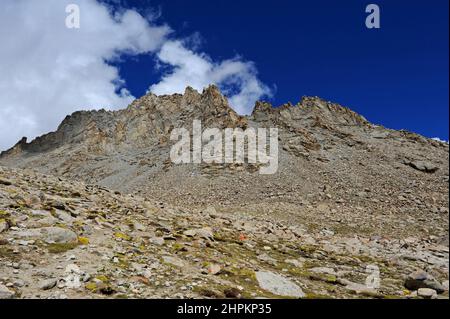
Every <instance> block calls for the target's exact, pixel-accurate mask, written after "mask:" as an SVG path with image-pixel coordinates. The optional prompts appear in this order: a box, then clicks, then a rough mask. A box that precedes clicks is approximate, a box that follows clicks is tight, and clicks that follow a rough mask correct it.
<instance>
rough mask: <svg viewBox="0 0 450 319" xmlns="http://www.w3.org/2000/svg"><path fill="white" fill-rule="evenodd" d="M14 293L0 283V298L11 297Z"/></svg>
mask: <svg viewBox="0 0 450 319" xmlns="http://www.w3.org/2000/svg"><path fill="white" fill-rule="evenodd" d="M14 295H15V293H14V292H13V291H11V290H10V289H9V288H8V287H6V286H4V285H2V284H0V299H12V298H14Z"/></svg>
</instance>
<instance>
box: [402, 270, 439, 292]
mask: <svg viewBox="0 0 450 319" xmlns="http://www.w3.org/2000/svg"><path fill="white" fill-rule="evenodd" d="M405 288H406V289H409V290H418V289H420V288H430V289H434V290H436V292H437V293H443V292H444V291H445V288H444V287H443V286H442V285H441V284H440V283H439V282H437V281H436V279H434V278H433V276H431V275H430V274H428V273H426V272H425V271H423V270H418V271H415V272H413V273H411V274H410V275H409V276H408V277H407V278H406V280H405Z"/></svg>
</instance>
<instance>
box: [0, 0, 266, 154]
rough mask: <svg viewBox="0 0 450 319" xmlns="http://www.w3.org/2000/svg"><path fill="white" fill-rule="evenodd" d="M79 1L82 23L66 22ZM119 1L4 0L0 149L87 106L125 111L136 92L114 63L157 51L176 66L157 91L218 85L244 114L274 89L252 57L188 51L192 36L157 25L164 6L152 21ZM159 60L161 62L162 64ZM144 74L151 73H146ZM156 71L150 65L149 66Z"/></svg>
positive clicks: (0, 40)
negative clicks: (217, 57)
mask: <svg viewBox="0 0 450 319" xmlns="http://www.w3.org/2000/svg"><path fill="white" fill-rule="evenodd" d="M70 3H76V4H78V5H79V7H80V12H81V19H80V22H81V28H80V29H68V28H66V25H65V19H66V16H67V13H66V12H65V9H66V6H67V5H68V4H70ZM111 3H121V2H120V1H118V2H117V1H116V0H109V1H106V0H105V1H103V2H99V1H98V0H76V1H75V0H39V1H32V0H2V5H1V10H0V43H1V49H0V150H4V149H6V148H9V147H11V146H12V145H14V144H15V143H16V142H17V141H18V140H19V139H20V138H21V137H22V136H26V137H28V138H29V140H30V139H33V138H34V137H36V136H39V135H41V134H44V133H47V132H49V131H52V130H55V129H56V127H57V126H58V124H59V123H60V122H61V120H62V119H63V118H64V117H65V116H66V115H67V114H70V113H72V112H74V111H78V110H83V109H85V110H86V109H100V108H105V109H118V108H123V107H126V106H127V105H128V104H129V103H130V102H131V101H132V100H133V99H134V97H133V96H132V95H131V94H130V93H129V91H128V90H127V89H126V83H125V81H124V80H123V79H121V78H120V75H119V71H118V69H117V68H116V67H114V66H112V65H111V64H110V63H109V62H111V61H113V60H115V59H121V58H122V57H123V56H127V55H138V54H156V57H157V58H158V59H157V62H161V63H165V64H167V65H169V66H171V67H172V68H171V72H169V73H166V74H164V75H163V76H162V79H161V81H160V82H159V83H157V84H155V85H153V86H151V87H150V90H151V91H153V92H155V93H159V94H162V93H164V94H168V93H175V92H183V91H184V89H185V87H186V86H188V85H190V86H192V87H194V88H196V89H198V90H201V89H203V88H204V87H206V86H208V85H209V84H212V83H215V84H217V85H219V86H220V87H221V88H222V89H223V90H224V92H225V93H226V94H227V96H229V98H230V103H231V105H232V106H234V108H235V109H236V111H237V112H239V113H242V114H246V113H249V112H250V111H251V109H252V107H253V104H254V102H255V101H256V100H257V99H258V98H260V97H262V96H270V95H271V91H270V89H269V88H268V87H267V86H265V85H264V84H263V83H261V82H260V81H259V80H258V78H257V71H256V68H255V66H254V65H253V64H252V63H251V62H245V61H242V60H241V59H239V58H235V59H231V60H225V61H219V62H217V61H213V60H212V59H211V58H209V57H208V56H207V55H206V54H204V53H196V52H195V51H192V50H189V49H188V48H187V47H188V44H187V43H190V44H189V45H190V46H191V47H195V44H196V43H197V44H198V41H196V37H199V36H198V35H195V34H194V36H193V37H192V38H186V39H183V41H180V40H173V39H171V37H170V34H171V32H172V30H171V29H170V28H169V27H168V26H166V25H157V24H156V22H155V21H154V19H156V18H158V15H159V14H157V11H155V10H153V11H151V10H149V11H148V14H146V15H145V18H144V17H143V16H141V15H140V14H138V13H137V12H136V11H133V10H123V9H121V10H116V11H114V12H113V11H112V10H111ZM158 60H159V61H158ZM143 72H146V71H145V70H143ZM147 72H151V70H147Z"/></svg>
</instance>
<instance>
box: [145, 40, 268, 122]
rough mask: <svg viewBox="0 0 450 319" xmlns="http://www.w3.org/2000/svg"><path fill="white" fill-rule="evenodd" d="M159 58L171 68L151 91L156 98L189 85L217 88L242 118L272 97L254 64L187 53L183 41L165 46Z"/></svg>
mask: <svg viewBox="0 0 450 319" xmlns="http://www.w3.org/2000/svg"><path fill="white" fill-rule="evenodd" d="M157 56H158V59H159V61H161V62H162V63H164V64H167V65H169V66H170V67H171V70H170V71H169V72H167V73H166V74H164V75H163V78H162V79H161V81H160V82H159V83H157V84H154V85H152V86H151V87H150V89H149V90H150V91H151V92H152V93H155V94H157V95H159V94H171V93H182V92H183V91H184V89H185V88H186V85H189V86H191V87H193V88H194V89H197V90H202V89H203V88H204V87H206V86H208V85H209V84H216V85H218V86H219V87H220V88H221V89H222V90H223V92H224V93H225V94H226V95H227V96H228V98H229V100H230V104H231V106H233V108H234V109H235V111H236V112H238V113H240V114H249V113H251V111H252V110H253V106H254V104H255V101H256V100H257V99H259V98H262V97H264V96H269V97H270V96H271V95H272V92H271V89H270V88H269V87H268V86H266V85H265V84H263V83H262V82H261V81H260V80H259V79H258V74H257V70H256V68H255V66H254V64H253V63H252V62H246V61H242V60H241V59H239V58H234V59H230V60H225V61H221V62H215V61H213V60H212V59H211V58H210V57H209V56H208V55H207V54H205V53H197V52H194V51H192V50H190V49H188V48H187V47H186V46H185V45H184V43H183V41H180V40H177V41H167V42H166V43H164V45H163V46H162V48H161V50H160V52H159V53H158V55H157Z"/></svg>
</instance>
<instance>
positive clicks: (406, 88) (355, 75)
mask: <svg viewBox="0 0 450 319" xmlns="http://www.w3.org/2000/svg"><path fill="white" fill-rule="evenodd" d="M368 3H376V4H378V5H379V6H380V9H381V28H380V29H371V30H369V29H367V28H366V27H365V24H364V21H365V17H366V15H367V14H366V13H365V7H366V5H367V4H368ZM123 4H125V6H128V7H135V8H136V9H137V10H138V11H139V12H142V13H143V14H144V13H146V12H147V11H146V10H148V8H149V6H150V7H151V8H152V10H155V8H156V9H158V10H159V12H160V14H161V16H160V18H159V19H160V20H162V21H164V22H167V23H168V24H169V25H170V26H171V27H172V28H173V29H174V30H175V33H176V35H177V36H180V37H188V36H191V35H193V34H195V33H196V32H198V33H199V34H200V38H201V44H200V49H201V50H203V51H205V52H207V53H208V55H210V56H211V57H212V58H214V59H225V58H229V57H233V56H235V55H240V56H242V57H243V58H244V59H247V60H251V61H253V62H254V63H255V64H256V67H257V69H258V72H259V78H260V79H261V80H262V81H263V82H264V83H266V84H267V85H269V86H271V87H272V88H276V89H275V90H274V95H273V97H272V98H271V99H269V100H270V101H271V102H272V103H273V104H274V105H280V104H282V103H285V102H287V101H291V102H293V103H294V102H297V101H299V99H300V98H301V96H303V95H318V96H320V97H323V98H325V99H328V100H332V101H335V102H338V103H341V104H344V105H346V106H349V107H350V108H352V109H353V110H355V111H357V112H359V113H361V114H363V115H364V116H366V117H367V118H368V119H369V120H370V121H372V122H374V123H378V124H382V125H384V126H386V127H389V128H395V129H408V130H411V131H415V132H418V133H421V134H423V135H425V136H428V137H435V136H438V137H441V138H443V139H446V140H448V136H449V133H448V117H449V99H448V74H449V73H448V71H449V65H448V57H449V44H448V36H449V35H448V9H449V8H448V1H447V0H434V1H433V2H430V1H422V0H421V1H418V0H415V1H411V0H408V1H406V0H396V1H371V2H368V1H360V0H350V1H333V0H315V1H292V0H291V1H290V0H276V1H275V0H258V1H249V0H247V1H220V0H215V1H211V0H192V1H183V0H170V1H157V0H152V1H133V0H128V1H123ZM142 70H151V72H142ZM120 72H121V74H122V75H123V77H124V79H125V80H126V82H127V87H128V89H129V90H130V91H131V93H133V94H134V95H135V96H140V95H142V94H143V93H144V92H145V91H146V90H147V88H148V85H149V83H153V82H155V80H156V79H157V78H158V77H159V76H160V74H159V73H158V71H157V70H155V69H154V58H153V57H151V56H143V57H140V58H137V59H136V58H133V59H132V60H131V61H128V60H127V61H125V62H124V63H122V64H121V65H120Z"/></svg>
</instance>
